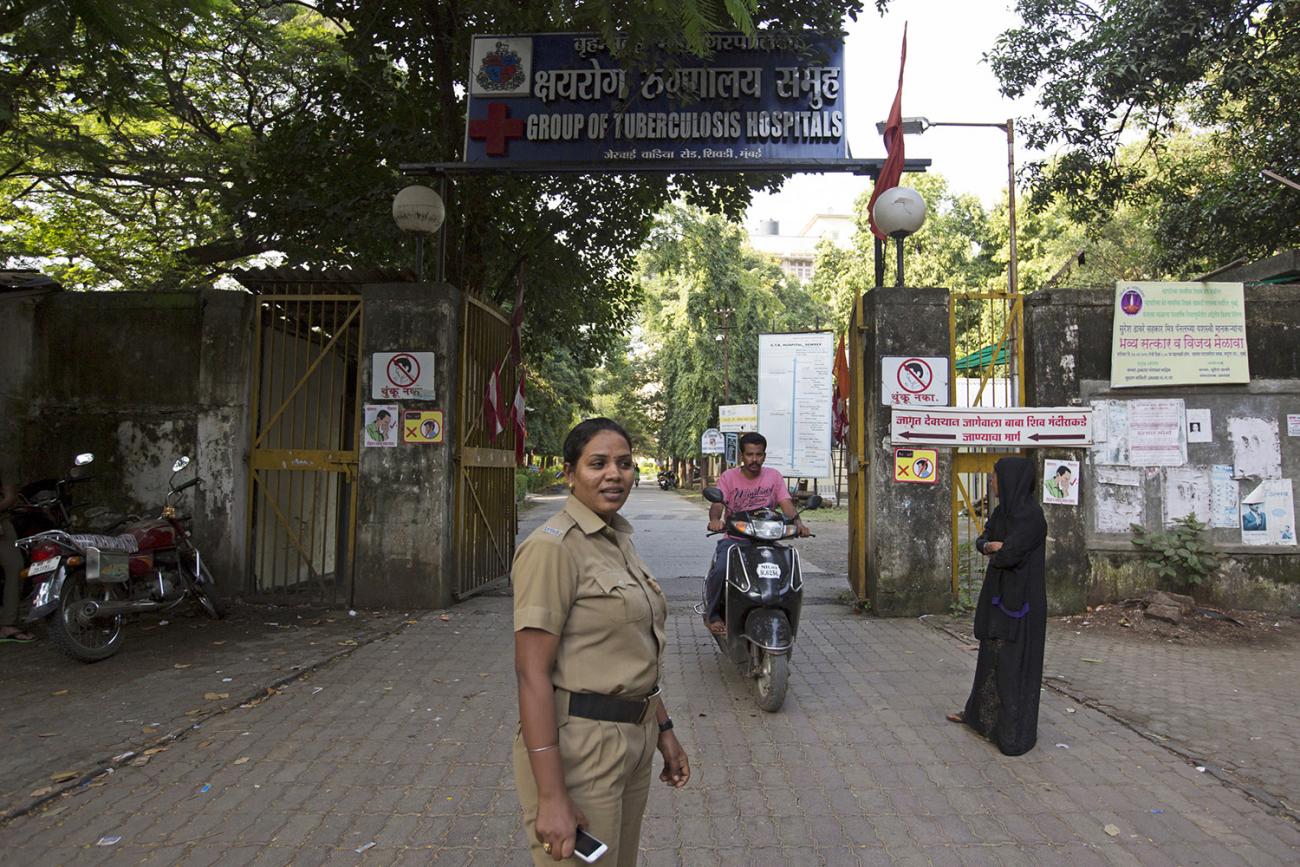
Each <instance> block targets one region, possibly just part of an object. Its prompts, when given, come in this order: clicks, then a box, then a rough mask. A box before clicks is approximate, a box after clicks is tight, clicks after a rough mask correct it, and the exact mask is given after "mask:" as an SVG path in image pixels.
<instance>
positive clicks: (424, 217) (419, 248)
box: [393, 184, 447, 283]
mask: <svg viewBox="0 0 1300 867" xmlns="http://www.w3.org/2000/svg"><path fill="white" fill-rule="evenodd" d="M446 218H447V208H446V207H445V206H444V205H443V203H442V197H441V196H439V195H438V194H437V193H436V192H434V191H433V190H431V189H429V188H428V187H425V186H421V185H420V184H412V185H411V186H409V187H406V188H404V189H403V190H402V191H401V192H399V193H398V194H397V195H396V196H394V197H393V221H394V222H395V223H397V227H398V228H399V229H401V230H402V231H403V232H411V233H413V234H414V235H415V271H416V276H417V277H418V279H419V281H420V282H421V283H423V282H424V236H425V235H433V234H436V233H437V232H438V230H439V229H441V228H442V223H443V221H444V220H445V219H446ZM439 270H441V266H439ZM439 279H441V278H439Z"/></svg>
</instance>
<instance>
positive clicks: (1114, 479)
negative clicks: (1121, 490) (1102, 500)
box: [1094, 467, 1142, 488]
mask: <svg viewBox="0 0 1300 867" xmlns="http://www.w3.org/2000/svg"><path fill="white" fill-rule="evenodd" d="M1094 472H1095V473H1096V474H1097V484H1099V485H1125V486H1127V487H1130V488H1136V487H1139V486H1140V485H1141V484H1142V473H1141V472H1139V471H1138V470H1129V469H1120V468H1119V467H1097V468H1096V469H1095V470H1094Z"/></svg>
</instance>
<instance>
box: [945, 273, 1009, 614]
mask: <svg viewBox="0 0 1300 867" xmlns="http://www.w3.org/2000/svg"><path fill="white" fill-rule="evenodd" d="M1023 299H1024V296H1022V295H1019V294H1013V293H1010V292H970V293H957V292H954V293H951V294H949V296H948V333H949V335H950V338H951V340H950V346H949V353H948V357H949V365H950V369H949V378H948V379H949V382H951V383H952V391H951V400H952V404H953V406H985V407H997V406H1023V405H1024V400H1025V391H1024V389H1025V386H1024V377H1023V376H1021V371H1022V370H1023V367H1024V346H1023V343H1022V341H1021V334H1022V327H1023V323H1024V317H1023ZM1007 454H1012V452H1007V451H992V450H989V449H975V448H964V449H957V450H956V451H955V452H954V454H953V466H952V473H953V486H952V552H953V553H952V593H953V597H954V599H955V600H956V601H957V602H959V603H964V604H974V602H975V598H976V596H978V594H979V587H980V582H981V581H982V580H983V576H984V558H983V557H981V556H980V555H979V553H978V552H977V551H976V550H975V539H976V537H977V536H979V534H980V533H981V532H983V530H984V522H985V520H987V518H988V512H989V509H990V508H991V505H992V504H991V503H990V502H989V493H988V476H989V473H991V472H993V464H994V462H996V461H997V459H998V458H1000V457H1004V456H1006V455H1007Z"/></svg>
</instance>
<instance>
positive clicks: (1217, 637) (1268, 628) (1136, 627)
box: [1052, 602, 1300, 647]
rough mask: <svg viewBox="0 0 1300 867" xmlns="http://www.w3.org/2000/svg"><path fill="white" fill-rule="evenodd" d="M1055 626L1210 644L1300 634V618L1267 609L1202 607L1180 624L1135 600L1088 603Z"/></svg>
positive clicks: (1280, 638) (1254, 641) (1281, 638)
mask: <svg viewBox="0 0 1300 867" xmlns="http://www.w3.org/2000/svg"><path fill="white" fill-rule="evenodd" d="M1052 623H1053V625H1054V626H1056V627H1059V628H1061V629H1070V630H1072V631H1075V632H1079V633H1092V634H1097V635H1101V636H1107V637H1116V638H1132V639H1137V640H1142V641H1154V642H1162V643H1170V644H1180V645H1185V646H1187V647H1207V646H1218V645H1234V644H1268V643H1272V642H1280V641H1285V640H1287V639H1289V638H1292V637H1294V636H1296V635H1300V620H1298V619H1297V618H1294V617H1290V616H1287V615H1281V614H1275V613H1269V612H1267V611H1236V610H1232V611H1219V610H1217V609H1212V608H1209V607H1199V608H1198V609H1197V611H1195V612H1193V613H1192V614H1189V615H1187V616H1186V617H1184V618H1183V622H1182V623H1181V624H1178V625H1174V624H1172V623H1166V622H1165V621H1162V620H1156V619H1154V618H1151V617H1146V616H1145V615H1144V614H1143V612H1142V606H1141V605H1140V604H1138V603H1136V602H1131V603H1128V604H1125V603H1112V604H1108V605H1098V606H1096V607H1095V608H1093V607H1089V608H1088V610H1087V612H1085V613H1083V614H1074V615H1070V616H1068V617H1056V618H1053V619H1052Z"/></svg>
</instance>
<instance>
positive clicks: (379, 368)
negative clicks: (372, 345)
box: [370, 352, 435, 400]
mask: <svg viewBox="0 0 1300 867" xmlns="http://www.w3.org/2000/svg"><path fill="white" fill-rule="evenodd" d="M372 358H373V364H372V366H371V369H370V394H371V397H374V398H376V399H380V398H386V399H388V400H394V399H395V400H433V399H434V398H435V393H434V390H433V364H434V354H433V353H432V352H376V353H375V354H374V355H373V356H372Z"/></svg>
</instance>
